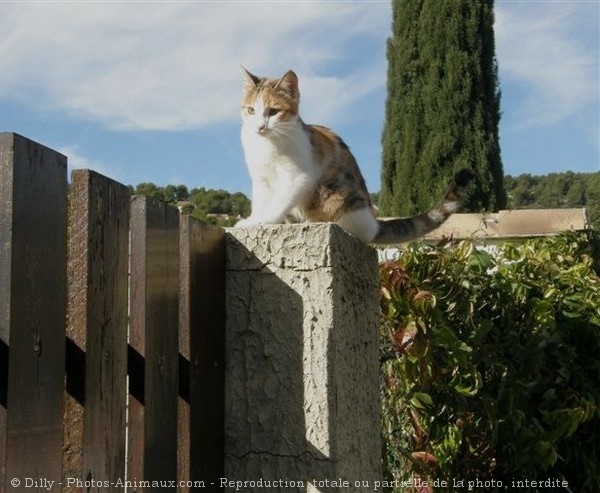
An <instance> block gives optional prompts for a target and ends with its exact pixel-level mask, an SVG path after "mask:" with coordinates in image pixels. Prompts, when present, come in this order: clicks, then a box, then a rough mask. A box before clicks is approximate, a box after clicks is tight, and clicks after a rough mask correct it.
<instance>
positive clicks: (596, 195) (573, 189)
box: [504, 171, 600, 229]
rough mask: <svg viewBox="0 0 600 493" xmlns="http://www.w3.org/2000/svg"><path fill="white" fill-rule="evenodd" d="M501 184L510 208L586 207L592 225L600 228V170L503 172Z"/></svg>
mask: <svg viewBox="0 0 600 493" xmlns="http://www.w3.org/2000/svg"><path fill="white" fill-rule="evenodd" d="M504 186H505V189H506V195H507V207H508V208H509V209H564V208H569V207H586V208H587V210H588V214H589V218H590V221H591V223H592V225H594V227H595V228H596V229H598V228H600V172H598V173H574V172H572V171H567V172H566V173H550V174H548V175H543V176H534V175H530V174H523V175H519V176H516V177H513V176H505V177H504Z"/></svg>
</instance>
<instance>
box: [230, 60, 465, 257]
mask: <svg viewBox="0 0 600 493" xmlns="http://www.w3.org/2000/svg"><path fill="white" fill-rule="evenodd" d="M242 72H243V78H244V87H243V97H242V131H241V138H242V147H243V150H244V156H245V159H246V164H247V166H248V169H249V172H250V176H251V178H252V212H251V214H250V216H249V217H248V218H246V219H241V220H240V221H238V222H237V223H236V225H235V227H245V226H251V225H255V224H279V223H285V222H291V223H295V222H335V223H337V224H339V225H340V226H341V227H342V228H343V229H345V230H346V231H347V232H349V233H350V234H352V235H354V236H356V237H358V238H359V239H360V240H362V241H363V242H365V243H368V244H380V245H391V244H398V243H404V242H407V241H410V240H413V239H416V238H419V237H421V236H423V235H425V234H426V233H428V232H429V231H432V230H434V229H435V228H437V227H438V226H439V225H440V224H442V223H443V222H444V221H445V220H446V219H447V218H448V217H449V216H450V215H451V214H452V213H453V212H454V211H456V210H457V209H458V207H459V206H460V203H461V200H462V198H463V196H464V194H465V189H466V186H467V184H468V182H469V181H470V180H471V178H472V176H473V172H472V171H470V170H468V169H465V170H462V171H460V172H458V173H457V174H456V175H455V176H454V179H453V181H452V183H451V184H450V186H449V187H448V189H447V190H446V193H445V194H444V196H443V198H442V200H441V201H440V202H439V203H438V204H437V205H436V206H435V207H434V208H433V209H432V210H430V211H429V212H427V213H424V214H420V215H416V216H413V217H409V218H403V219H400V218H397V219H390V220H378V219H377V218H376V216H375V213H374V208H373V206H372V204H371V200H370V197H369V193H368V191H367V187H366V184H365V180H364V178H363V176H362V174H361V172H360V169H359V167H358V164H357V162H356V160H355V158H354V156H353V155H352V153H351V152H350V149H349V147H348V146H347V145H346V144H345V143H344V141H343V140H342V139H341V138H340V137H339V136H338V135H336V134H335V133H333V132H332V131H331V130H330V129H328V128H326V127H323V126H320V125H307V124H305V123H304V122H303V121H302V119H301V118H300V115H299V113H298V110H299V103H300V92H299V89H298V76H297V75H296V74H295V73H294V72H293V71H292V70H289V71H287V72H286V73H285V74H284V75H283V76H282V77H281V78H279V79H276V78H275V79H273V78H267V77H258V76H256V75H253V74H252V73H250V72H249V71H248V70H246V69H245V68H243V67H242Z"/></svg>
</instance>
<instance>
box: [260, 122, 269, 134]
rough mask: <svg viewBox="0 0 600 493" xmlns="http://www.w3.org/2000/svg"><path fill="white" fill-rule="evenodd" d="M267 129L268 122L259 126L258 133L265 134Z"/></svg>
mask: <svg viewBox="0 0 600 493" xmlns="http://www.w3.org/2000/svg"><path fill="white" fill-rule="evenodd" d="M266 131H267V124H266V123H263V124H261V125H260V126H259V127H258V133H259V134H261V135H262V134H264V133H265V132H266Z"/></svg>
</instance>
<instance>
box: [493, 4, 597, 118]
mask: <svg viewBox="0 0 600 493" xmlns="http://www.w3.org/2000/svg"><path fill="white" fill-rule="evenodd" d="M590 7H592V8H590ZM594 11H595V14H596V15H595V16H594V15H590V14H591V13H593V12H594ZM495 14H496V25H495V31H496V45H497V56H498V61H499V65H500V75H501V84H504V83H515V84H518V85H519V86H520V89H521V91H523V95H524V98H523V101H522V102H521V104H520V106H519V107H518V108H517V109H516V114H515V115H514V116H516V117H517V118H518V119H519V120H520V124H521V125H523V126H530V125H548V124H553V123H557V122H559V121H562V120H565V119H566V118H569V117H570V116H572V115H575V114H577V113H578V112H579V111H581V110H583V109H585V108H586V107H589V106H596V105H597V104H598V92H599V80H598V44H597V42H598V5H597V4H595V5H594V4H593V3H592V4H590V3H589V2H588V3H586V2H500V3H498V4H497V5H496V12H495Z"/></svg>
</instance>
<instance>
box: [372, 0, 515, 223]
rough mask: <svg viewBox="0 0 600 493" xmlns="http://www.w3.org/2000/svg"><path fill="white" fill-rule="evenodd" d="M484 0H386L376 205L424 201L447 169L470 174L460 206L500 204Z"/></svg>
mask: <svg viewBox="0 0 600 493" xmlns="http://www.w3.org/2000/svg"><path fill="white" fill-rule="evenodd" d="M493 8H494V2H493V0H393V1H392V11H393V23H392V36H391V37H390V38H389V40H388V45H387V57H388V96H387V102H386V122H385V127H384V130H383V137H382V143H383V167H382V174H381V193H380V200H379V202H380V203H379V206H380V210H381V213H382V214H384V215H410V214H414V213H417V212H423V211H425V210H427V209H429V208H430V207H431V206H432V205H433V204H434V203H435V202H436V201H437V200H439V198H440V197H441V194H442V193H443V191H444V190H445V189H446V187H447V185H448V182H449V181H450V179H451V177H452V176H453V174H454V173H455V172H456V171H458V170H459V169H461V168H465V167H469V168H471V169H473V171H474V172H475V175H476V179H475V180H474V184H473V185H472V186H471V192H470V195H469V196H468V197H467V199H466V201H465V210H471V211H480V210H483V209H485V210H497V209H499V208H502V207H504V206H505V192H504V188H503V171H502V161H501V157H500V145H499V139H498V124H499V120H500V91H499V88H498V69H497V63H496V57H495V46H494V28H493V24H494V11H493Z"/></svg>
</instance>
